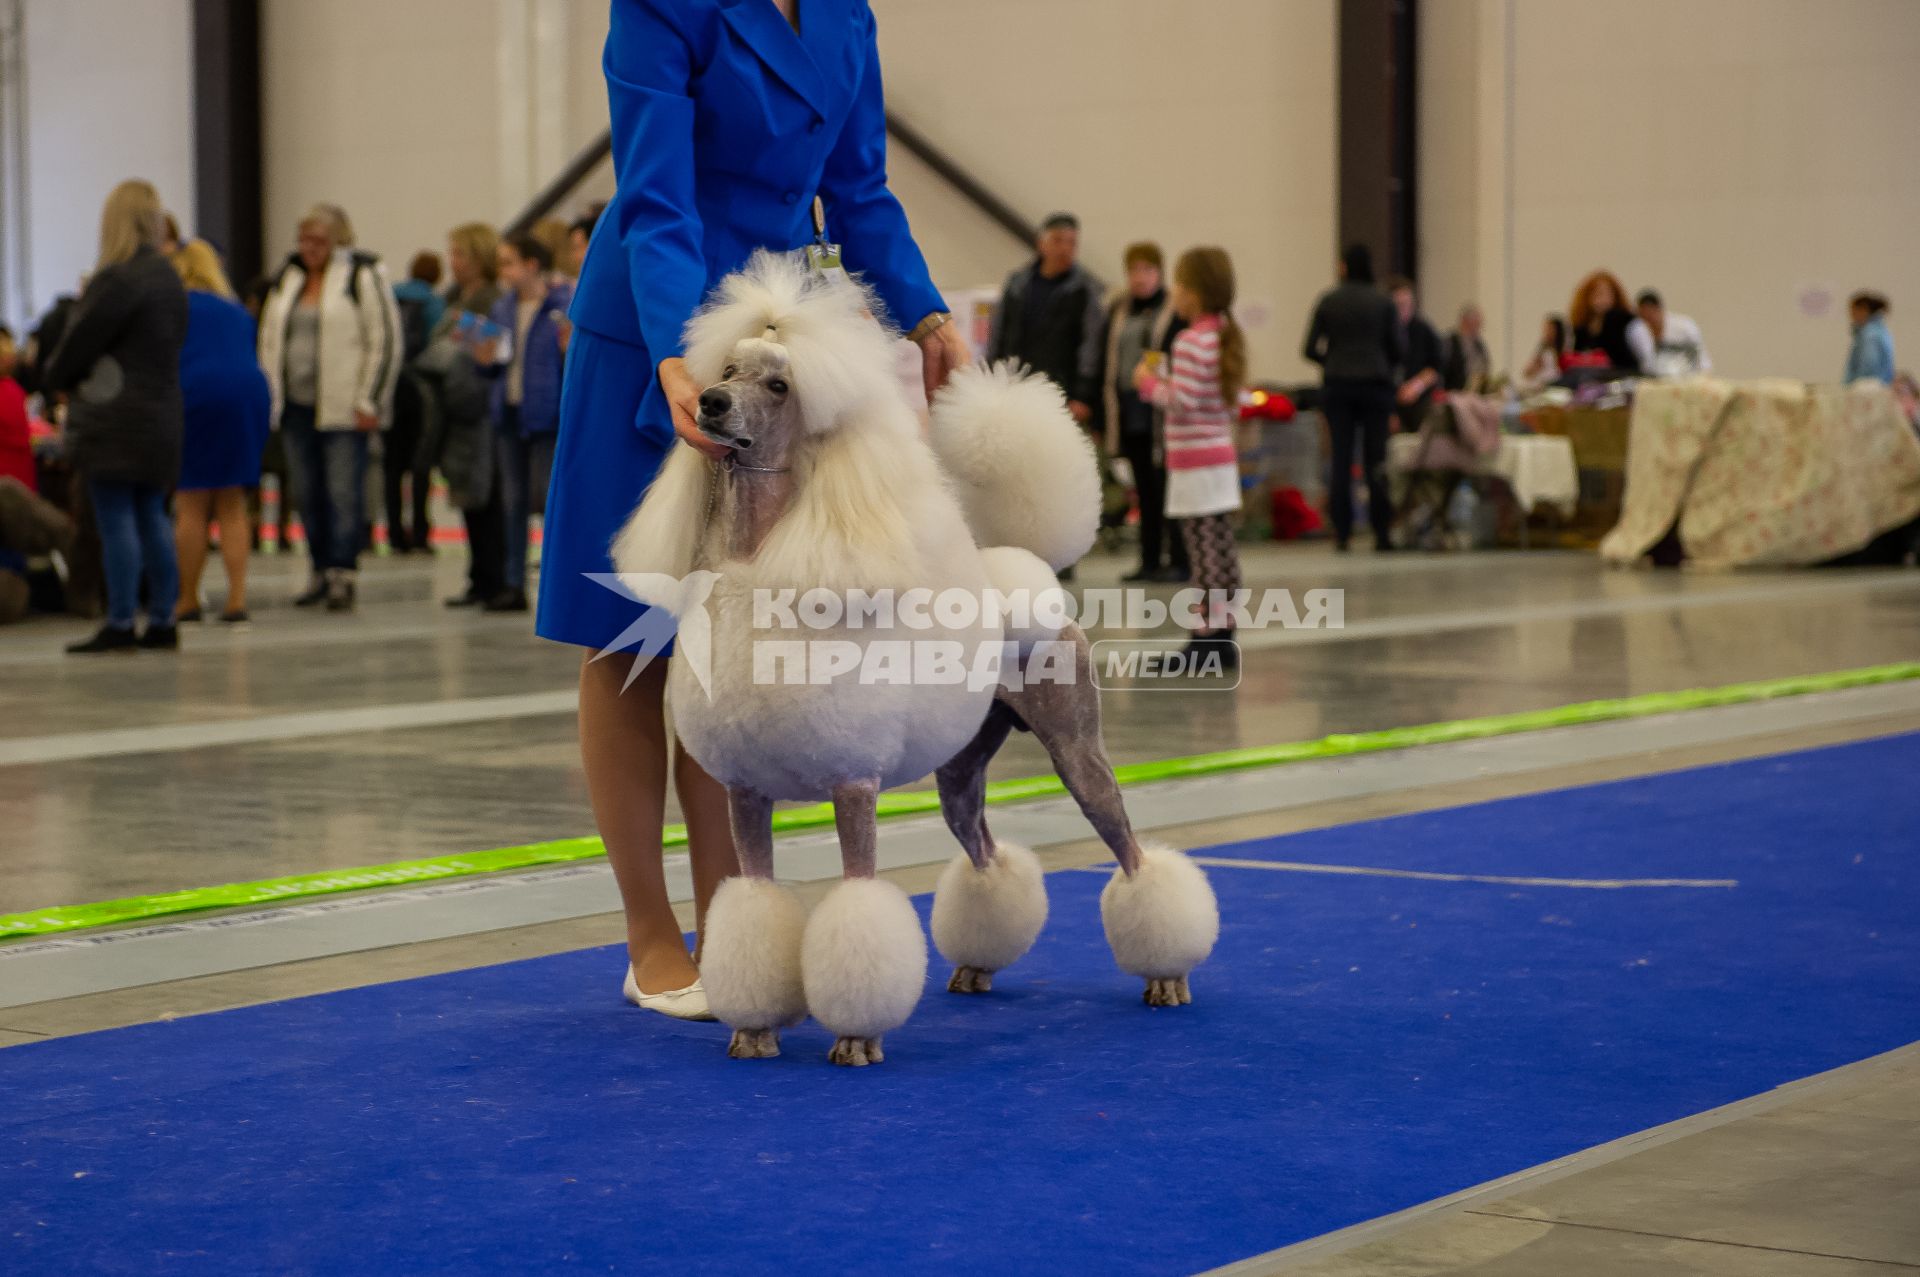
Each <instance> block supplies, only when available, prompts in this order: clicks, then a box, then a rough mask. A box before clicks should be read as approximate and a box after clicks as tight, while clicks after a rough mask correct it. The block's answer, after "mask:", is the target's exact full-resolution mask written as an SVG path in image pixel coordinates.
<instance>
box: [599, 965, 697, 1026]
mask: <svg viewBox="0 0 1920 1277" xmlns="http://www.w3.org/2000/svg"><path fill="white" fill-rule="evenodd" d="M620 993H621V995H622V996H624V997H625V998H626V1000H627V1001H629V1002H631V1003H633V1005H635V1006H637V1007H639V1008H640V1009H641V1010H642V1011H658V1012H659V1013H660V1014H661V1015H670V1016H672V1017H673V1018H674V1019H676V1020H711V1019H713V1018H714V1014H713V1012H712V1011H709V1010H708V1009H707V991H706V990H705V989H703V988H701V987H700V982H699V981H698V980H695V981H694V982H693V983H692V984H690V985H688V986H687V987H686V988H684V989H669V990H667V991H666V992H665V993H642V992H640V983H639V981H637V980H635V979H634V978H633V968H632V967H631V966H629V967H628V968H627V981H626V983H625V984H624V985H622V986H621V989H620Z"/></svg>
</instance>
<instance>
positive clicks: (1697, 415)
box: [1600, 378, 1920, 568]
mask: <svg viewBox="0 0 1920 1277" xmlns="http://www.w3.org/2000/svg"><path fill="white" fill-rule="evenodd" d="M1917 516H1920V438H1916V436H1915V435H1914V432H1913V429H1912V428H1911V427H1910V426H1909V425H1908V424H1907V420H1906V417H1905V416H1904V415H1903V414H1902V413H1901V411H1900V408H1899V405H1898V404H1897V403H1896V402H1895V401H1894V398H1893V394H1892V392H1891V391H1889V390H1888V389H1887V388H1886V387H1885V386H1879V385H1873V384H1870V383H1866V382H1861V383H1857V384H1855V385H1853V386H1837V385H1807V384H1806V383H1804V382H1797V381H1778V380H1773V381H1754V382H1738V383H1736V382H1727V381H1719V380H1715V379H1712V378H1699V379H1695V380H1691V381H1679V382H1643V383H1641V385H1640V388H1639V390H1638V392H1637V394H1636V396H1635V399H1634V405H1633V419H1632V424H1631V426H1630V428H1629V433H1628V442H1627V481H1626V502H1625V505H1624V507H1623V508H1622V510H1621V515H1620V522H1619V523H1618V524H1617V525H1615V527H1614V529H1613V531H1611V532H1609V533H1608V534H1607V536H1606V538H1605V539H1604V540H1602V541H1601V543H1600V553H1601V555H1602V557H1604V558H1605V559H1607V560H1608V561H1609V562H1612V563H1631V562H1634V561H1636V560H1638V559H1639V558H1640V557H1641V556H1642V555H1644V554H1645V553H1646V552H1647V551H1648V550H1650V549H1652V548H1653V546H1654V545H1655V544H1657V543H1658V542H1659V541H1660V539H1661V538H1662V537H1664V536H1665V535H1666V533H1667V530H1668V529H1669V528H1671V527H1673V526H1674V524H1675V520H1676V518H1677V519H1678V523H1679V533H1680V541H1681V544H1682V545H1683V546H1685V548H1686V552H1687V557H1688V559H1689V561H1690V562H1691V563H1692V564H1693V565H1694V566H1697V567H1706V568H1731V567H1755V566H1792V565H1802V564H1812V563H1820V562H1823V561H1825V560H1827V559H1832V558H1836V557H1838V556H1840V555H1843V554H1849V553H1852V552H1853V551H1855V550H1858V549H1860V548H1861V547H1863V546H1865V545H1866V544H1867V543H1868V542H1869V541H1871V540H1873V538H1874V537H1876V536H1878V535H1879V534H1880V533H1882V532H1885V531H1887V530H1888V529H1891V528H1895V527H1898V526H1900V525H1901V524H1903V523H1906V522H1908V521H1910V520H1912V519H1914V518H1915V517H1917Z"/></svg>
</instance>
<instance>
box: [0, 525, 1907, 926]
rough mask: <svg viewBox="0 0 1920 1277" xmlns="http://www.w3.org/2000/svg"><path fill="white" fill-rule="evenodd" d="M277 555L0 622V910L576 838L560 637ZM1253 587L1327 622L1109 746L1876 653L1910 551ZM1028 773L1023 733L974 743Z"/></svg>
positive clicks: (1561, 558)
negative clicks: (209, 600)
mask: <svg viewBox="0 0 1920 1277" xmlns="http://www.w3.org/2000/svg"><path fill="white" fill-rule="evenodd" d="M1121 566H1122V565H1121V564H1120V563H1118V562H1117V561H1107V562H1102V561H1095V562H1092V563H1090V564H1089V565H1087V566H1086V567H1084V568H1083V569H1082V572H1081V579H1080V584H1081V586H1082V587H1083V588H1099V587H1101V586H1103V585H1110V584H1112V583H1113V581H1114V580H1115V578H1116V576H1117V573H1118V571H1119V570H1120V569H1121ZM296 568H297V565H296V564H293V563H290V562H287V561H286V560H273V559H267V560H262V561H260V566H259V568H258V569H257V572H256V575H257V577H258V578H259V579H258V580H257V582H256V588H255V590H254V597H255V599H256V600H257V601H258V602H259V606H257V607H256V608H255V610H254V615H255V617H256V621H255V623H254V624H253V625H252V626H250V627H249V628H248V629H247V630H245V631H243V632H239V633H232V632H224V631H223V630H221V629H220V628H219V627H217V626H203V627H196V628H195V629H194V630H193V631H192V632H190V633H188V634H187V635H186V637H185V640H184V646H183V650H182V651H181V652H180V653H179V654H178V655H174V656H163V655H153V654H144V653H143V654H140V655H135V656H122V655H114V656H109V657H92V658H75V657H67V656H64V655H62V654H61V652H60V647H61V644H62V643H63V642H65V641H67V640H69V639H71V638H72V637H74V636H75V635H77V634H80V633H82V632H84V627H82V626H79V625H76V624H73V623H67V622H56V621H38V622H33V623H29V624H26V625H22V626H16V627H12V628H10V629H8V630H6V631H4V632H0V913H7V912H14V911H18V910H22V909H28V908H40V907H45V906H50V905H58V904H72V903H79V902H84V901H92V900H103V899H109V898H117V897H120V896H128V895H137V894H144V893H148V892H156V891H164V890H170V889H175V888H180V887H187V886H203V885H208V884H213V883H221V882H231V881H241V880H249V879H255V878H265V877H271V876H275V875H279V874H286V873H294V872H299V871H303V870H313V869H323V868H341V867H350V866H357V865H371V864H381V863H385V862H389V861H394V860H403V859H410V858H414V857H419V856H428V855H433V854H437V853H446V852H463V851H473V850H477V849H479V848H480V847H482V846H512V845H517V844H520V843H526V842H535V841H542V840H546V839H552V838H563V837H570V836H574V835H578V834H585V833H591V832H592V822H591V820H590V818H589V814H588V811H587V807H586V799H585V793H584V790H583V786H582V781H581V775H580V770H579V766H578V759H577V755H576V747H575V736H574V724H573V715H572V712H571V710H572V701H571V697H570V694H569V691H570V689H571V688H572V686H573V684H574V681H575V678H576V675H577V670H578V663H579V657H578V654H577V652H576V651H574V650H572V649H566V648H562V647H559V646H556V645H553V644H549V643H545V642H541V641H538V640H535V639H533V638H532V637H531V636H530V633H529V631H530V629H531V624H530V622H529V621H528V619H527V618H526V617H516V616H498V617H494V616H477V615H475V614H473V613H471V612H465V611H459V612H456V611H449V610H446V609H444V608H442V607H441V606H440V604H439V598H440V596H441V595H444V594H447V593H451V592H453V591H454V590H455V589H456V587H457V586H458V585H459V583H460V579H461V571H462V561H461V560H460V559H459V558H458V557H454V556H444V555H443V556H441V557H440V558H438V559H436V560H433V561H431V562H428V561H425V560H422V559H419V558H412V559H401V560H380V561H376V562H374V563H373V565H372V567H371V568H370V570H369V571H368V572H367V573H366V583H365V586H364V591H363V597H364V601H363V604H362V606H361V608H360V610H359V611H358V613H356V614H354V615H351V616H332V615H326V614H315V613H312V612H307V611H296V610H294V609H292V608H290V607H288V606H285V604H284V602H283V600H284V599H285V598H286V597H287V596H288V595H289V594H290V593H292V592H293V590H294V589H295V588H296V587H297V584H298V574H297V572H296V571H295V569H296ZM1248 579H1249V584H1250V585H1252V586H1255V587H1258V588H1265V587H1284V588H1287V589H1289V590H1292V591H1293V592H1295V594H1296V595H1298V594H1299V593H1300V592H1301V591H1304V590H1308V589H1317V588H1338V589H1342V590H1344V591H1345V628H1344V629H1342V630H1332V631H1315V630H1289V631H1270V632H1264V633H1259V634H1249V635H1247V637H1246V645H1247V646H1248V648H1249V649H1251V650H1250V651H1249V653H1248V659H1247V662H1246V671H1245V676H1244V680H1243V682H1242V684H1241V686H1240V688H1239V689H1238V691H1237V692H1234V693H1231V694H1228V693H1223V692H1220V691H1216V690H1198V691H1168V690H1162V689H1159V688H1155V689H1152V690H1127V691H1116V692H1112V693H1109V694H1108V695H1107V697H1106V700H1105V705H1106V715H1107V733H1108V742H1109V747H1110V749H1111V751H1112V753H1113V755H1114V757H1115V759H1116V760H1117V761H1120V762H1132V761H1140V760H1147V759H1156V758H1165V757H1169V756H1175V755H1184V754H1192V753H1199V752H1203V751H1207V750H1215V749H1224V748H1231V747H1234V746H1239V745H1254V744H1268V743H1274V742H1281V741H1293V740H1304V739H1309V738H1314V737H1319V736H1323V735H1326V734H1328V733H1331V732H1346V731H1363V730H1368V729H1373V728H1384V727H1395V726H1402V725H1408V724H1417V723H1430V722H1437V721H1441V720H1447V719H1458V718H1468V717H1477V716H1480V715H1485V714H1496V713H1505V712H1508V711H1514V710H1529V709H1543V708H1549V707H1552V706H1556V705H1563V704H1568V703H1571V702H1575V701H1584V700H1591V699H1595V698H1600V697H1614V696H1625V695H1632V694H1636V693H1641V692H1655V691H1673V690H1679V689H1685V688H1691V687H1699V686H1705V685H1718V684H1725V683H1732V682H1737V681H1742V680H1747V679H1761V678H1772V677H1779V676H1783V675H1794V674H1807V673H1814V672H1819V671H1825V670H1834V669H1845V668H1851V667H1856V666H1864V665H1872V664H1876V663H1881V662H1887V661H1895V660H1902V659H1908V658H1911V657H1912V656H1913V655H1914V653H1915V651H1916V646H1915V643H1914V637H1913V636H1914V634H1915V633H1916V632H1917V631H1920V572H1899V571H1896V572H1851V573H1842V572H1830V573H1797V574H1781V575H1759V574H1755V575H1744V574H1743V575H1738V576H1727V575H1714V576H1705V575H1693V574H1684V573H1678V574H1674V573H1658V574H1656V573H1651V572H1643V573H1621V572H1608V571H1606V570H1604V569H1602V568H1601V567H1600V566H1599V565H1598V563H1597V562H1596V561H1595V559H1594V558H1593V557H1592V556H1589V555H1575V554H1564V555H1563V554H1530V555H1517V554H1506V555H1490V556H1453V557H1440V558H1432V557H1420V556H1411V555H1399V556H1390V557H1389V556H1382V557H1374V556H1371V555H1365V554H1357V555H1354V556H1351V557H1343V556H1335V555H1333V554H1332V553H1330V552H1328V551H1326V550H1323V549H1317V548H1304V549H1283V548H1274V549H1262V550H1259V551H1257V552H1255V553H1254V554H1252V555H1250V556H1249V558H1248ZM211 588H214V589H217V588H218V585H217V577H216V582H215V584H214V585H213V586H212V587H211ZM1096 636H1097V635H1096ZM1045 769H1046V764H1045V759H1044V756H1043V755H1042V754H1041V753H1040V751H1039V750H1038V749H1037V748H1036V747H1035V746H1034V745H1033V744H1032V742H1031V741H1030V740H1027V739H1016V740H1014V741H1013V742H1012V743H1010V745H1009V746H1008V748H1007V749H1006V750H1005V751H1003V753H1002V754H1001V756H1000V758H999V759H998V760H997V761H996V764H995V770H996V773H997V774H999V775H1005V776H1019V775H1030V774H1034V773H1037V772H1040V771H1043V770H1045Z"/></svg>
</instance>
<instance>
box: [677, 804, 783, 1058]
mask: <svg viewBox="0 0 1920 1277" xmlns="http://www.w3.org/2000/svg"><path fill="white" fill-rule="evenodd" d="M727 802H728V806H729V808H730V809H731V813H732V817H733V835H734V844H735V846H736V847H737V848H738V849H739V856H740V865H741V870H742V873H741V875H740V876H739V877H734V878H728V879H727V880H726V881H724V882H722V883H721V884H720V889H719V890H718V891H716V892H715V893H714V896H713V903H712V904H711V905H710V906H709V907H708V911H707V942H706V945H705V947H704V948H703V949H702V951H701V958H700V980H701V983H702V985H704V987H705V988H706V991H707V1004H708V1006H709V1007H711V1008H712V1010H713V1014H714V1015H715V1017H717V1018H718V1019H719V1020H720V1021H721V1022H722V1023H723V1024H725V1025H727V1026H728V1027H729V1028H731V1029H732V1030H733V1040H732V1042H730V1043H729V1044H728V1046H727V1054H728V1055H731V1056H732V1057H734V1058H735V1059H740V1060H754V1059H768V1058H771V1057H773V1056H776V1055H779V1054H780V1030H781V1029H783V1028H785V1027H787V1026H789V1025H793V1024H798V1023H799V1022H800V1021H801V1020H803V1019H805V1018H806V1014H807V999H806V992H805V988H804V985H803V982H802V978H801V961H800V949H801V938H802V934H803V933H804V931H805V929H806V925H807V910H806V906H804V905H802V904H801V903H800V898H799V897H798V896H797V895H795V894H794V893H793V891H792V890H791V889H789V888H787V887H783V886H781V885H780V884H779V883H777V882H775V881H774V879H773V800H772V799H770V798H766V797H764V796H762V795H760V794H755V793H751V792H749V791H747V790H743V789H730V790H728V791H727Z"/></svg>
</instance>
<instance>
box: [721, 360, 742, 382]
mask: <svg viewBox="0 0 1920 1277" xmlns="http://www.w3.org/2000/svg"><path fill="white" fill-rule="evenodd" d="M739 373H740V370H739V369H738V368H735V367H734V366H733V365H732V364H728V365H727V367H726V371H724V372H722V373H721V374H720V380H722V381H732V380H733V379H734V378H735V377H736V376H738V375H739Z"/></svg>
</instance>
